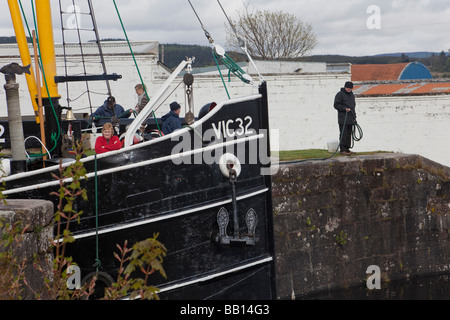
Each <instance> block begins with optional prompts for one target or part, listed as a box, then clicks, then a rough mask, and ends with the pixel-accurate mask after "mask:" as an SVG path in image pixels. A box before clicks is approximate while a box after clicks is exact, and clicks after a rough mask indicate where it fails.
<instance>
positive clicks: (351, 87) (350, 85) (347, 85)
mask: <svg viewBox="0 0 450 320" xmlns="http://www.w3.org/2000/svg"><path fill="white" fill-rule="evenodd" d="M344 87H345V88H349V89H353V82H351V81H347V82H346V83H345V86H344Z"/></svg>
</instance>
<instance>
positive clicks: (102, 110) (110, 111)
mask: <svg viewBox="0 0 450 320" xmlns="http://www.w3.org/2000/svg"><path fill="white" fill-rule="evenodd" d="M130 115H131V110H127V112H125V110H124V108H123V107H122V106H121V105H120V104H117V103H116V99H115V98H114V97H113V96H110V97H108V99H106V100H105V102H104V103H103V105H102V106H101V107H99V108H98V109H97V110H95V112H93V113H92V114H91V118H92V120H99V119H102V118H109V119H111V118H112V117H113V116H116V117H118V118H119V117H120V118H128V117H130Z"/></svg>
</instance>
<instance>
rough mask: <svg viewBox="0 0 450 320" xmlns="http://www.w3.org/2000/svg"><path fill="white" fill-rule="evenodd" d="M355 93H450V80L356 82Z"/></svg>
mask: <svg viewBox="0 0 450 320" xmlns="http://www.w3.org/2000/svg"><path fill="white" fill-rule="evenodd" d="M353 92H354V93H355V95H359V96H369V95H394V94H395V95H401V94H404V95H408V94H437V93H450V82H436V83H433V82H420V83H388V84H385V83H383V84H360V85H358V84H355V86H354V88H353Z"/></svg>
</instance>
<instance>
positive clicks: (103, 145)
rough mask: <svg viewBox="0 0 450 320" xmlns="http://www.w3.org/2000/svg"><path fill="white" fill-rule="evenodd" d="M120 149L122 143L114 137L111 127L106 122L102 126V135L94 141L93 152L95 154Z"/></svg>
mask: <svg viewBox="0 0 450 320" xmlns="http://www.w3.org/2000/svg"><path fill="white" fill-rule="evenodd" d="M121 147H122V143H121V142H120V140H119V137H118V136H116V135H114V129H113V125H112V124H111V123H110V122H107V123H105V124H104V125H103V128H102V135H101V136H100V137H98V138H97V140H95V152H96V153H97V154H100V153H104V152H108V151H113V150H119V149H120V148H121Z"/></svg>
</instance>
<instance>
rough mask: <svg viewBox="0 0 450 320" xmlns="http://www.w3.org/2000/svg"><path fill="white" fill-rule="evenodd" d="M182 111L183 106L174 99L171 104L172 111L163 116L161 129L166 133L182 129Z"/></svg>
mask: <svg viewBox="0 0 450 320" xmlns="http://www.w3.org/2000/svg"><path fill="white" fill-rule="evenodd" d="M180 111H181V106H180V105H179V104H178V102H176V101H174V102H172V103H171V104H170V112H169V113H167V114H165V115H164V116H163V117H162V118H161V119H162V121H163V123H162V128H161V130H162V132H163V133H164V134H165V135H166V134H169V133H172V132H174V131H175V130H178V129H181V120H180Z"/></svg>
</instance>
